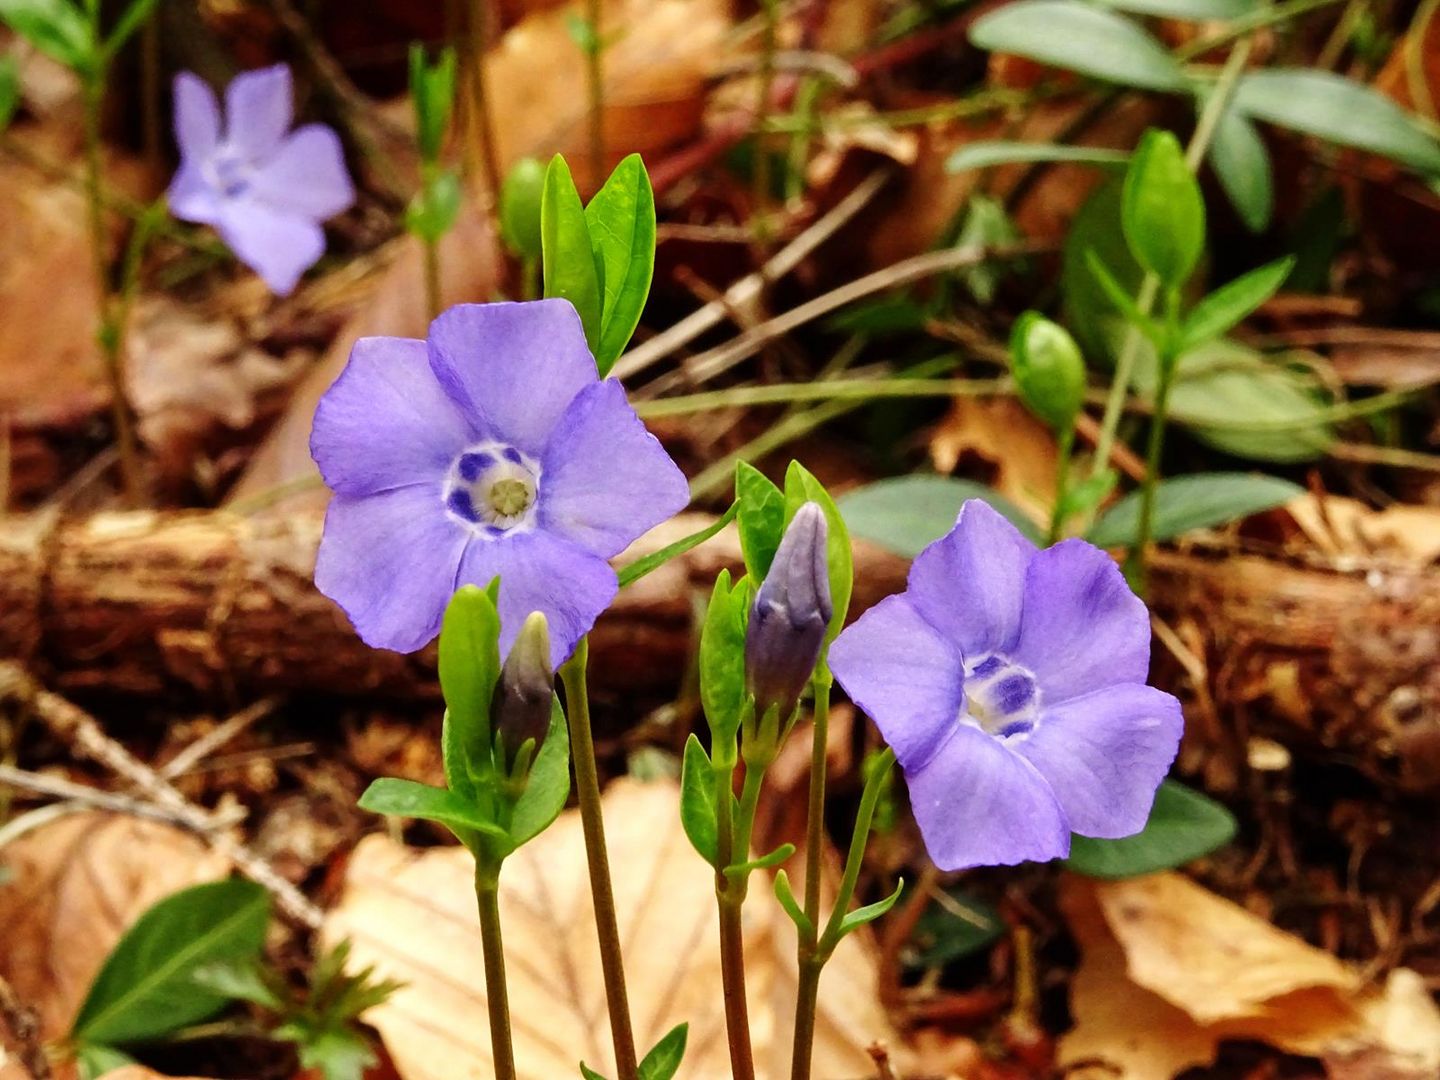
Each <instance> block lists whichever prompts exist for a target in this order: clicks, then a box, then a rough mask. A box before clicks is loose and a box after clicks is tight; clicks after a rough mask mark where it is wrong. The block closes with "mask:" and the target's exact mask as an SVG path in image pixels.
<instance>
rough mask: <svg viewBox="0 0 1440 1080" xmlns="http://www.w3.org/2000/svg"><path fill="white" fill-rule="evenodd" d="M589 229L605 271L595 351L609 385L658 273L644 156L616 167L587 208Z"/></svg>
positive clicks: (651, 195) (652, 196) (652, 206)
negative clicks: (597, 341) (616, 363)
mask: <svg viewBox="0 0 1440 1080" xmlns="http://www.w3.org/2000/svg"><path fill="white" fill-rule="evenodd" d="M585 223H586V225H587V226H588V227H589V230H590V243H591V245H592V246H593V248H594V252H595V258H596V261H597V262H598V263H599V264H600V265H601V266H602V268H603V269H602V272H601V280H602V281H603V283H604V296H603V299H602V302H601V305H600V340H599V344H598V345H597V346H596V347H595V350H594V352H595V363H596V365H597V366H598V368H599V370H600V377H601V378H602V379H603V378H604V377H605V376H606V375H608V374H609V373H610V369H611V367H613V366H614V364H615V361H616V360H617V359H619V357H620V354H621V353H622V352H624V351H625V346H626V345H628V344H629V343H630V337H631V335H632V334H634V333H635V327H636V326H638V325H639V323H640V313H641V312H642V311H644V310H645V301H646V300H647V299H648V298H649V296H650V279H651V278H652V277H653V276H654V273H655V194H654V192H653V191H651V190H650V174H649V173H647V172H646V171H645V163H644V161H642V160H641V158H640V155H639V154H631V155H630V156H629V157H627V158H626V159H625V160H624V161H622V162H620V164H619V165H617V166H615V171H614V172H612V173H611V174H610V178H609V179H608V180H606V181H605V186H604V187H602V188H601V189H600V190H599V191H597V192H596V193H595V197H594V198H593V199H591V200H590V205H589V206H587V207H586V208H585Z"/></svg>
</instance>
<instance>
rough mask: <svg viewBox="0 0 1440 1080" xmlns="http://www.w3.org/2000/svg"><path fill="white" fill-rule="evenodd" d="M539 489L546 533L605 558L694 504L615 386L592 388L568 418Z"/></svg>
mask: <svg viewBox="0 0 1440 1080" xmlns="http://www.w3.org/2000/svg"><path fill="white" fill-rule="evenodd" d="M540 484H541V487H540V505H539V512H540V523H541V525H542V526H543V527H544V528H546V529H548V530H550V531H552V532H554V533H556V534H558V535H560V536H563V537H565V538H566V539H567V540H572V541H574V542H575V543H577V544H579V545H580V546H581V547H583V548H585V549H586V550H587V551H592V552H594V553H595V554H596V555H600V556H602V557H604V558H609V557H610V556H611V555H617V554H619V553H620V552H621V551H624V550H625V548H626V547H627V546H629V544H630V542H631V541H632V540H634V539H635V538H636V537H638V536H640V535H642V534H643V533H644V532H645V531H646V530H648V529H650V528H652V527H653V526H655V525H658V524H660V522H662V521H666V520H668V519H669V518H671V517H673V516H674V515H675V514H678V513H679V512H680V511H681V510H683V509H685V506H686V504H688V503H689V502H690V488H689V485H688V484H686V482H685V474H684V473H682V472H681V471H680V469H679V468H678V467H677V466H676V464H675V462H673V461H671V460H670V455H669V454H667V453H666V452H665V448H664V447H663V446H661V445H660V440H659V439H657V438H655V436H654V435H651V434H650V432H648V431H647V430H645V425H644V424H643V423H642V422H641V420H640V418H639V417H638V416H636V415H635V410H634V409H632V408H631V407H630V403H629V401H627V400H626V398H625V390H624V388H623V387H621V385H620V384H619V383H618V382H616V381H615V380H614V379H606V380H605V381H604V382H598V383H591V384H590V385H589V386H587V387H586V388H585V389H584V390H581V391H580V393H579V394H577V395H576V396H575V400H574V401H572V402H571V403H570V407H569V408H568V409H566V410H565V414H564V415H563V416H562V417H561V418H560V423H559V424H558V425H557V426H556V427H555V430H554V432H553V433H552V434H551V436H550V442H549V445H548V446H546V448H545V455H544V457H543V458H542V459H541V465H540Z"/></svg>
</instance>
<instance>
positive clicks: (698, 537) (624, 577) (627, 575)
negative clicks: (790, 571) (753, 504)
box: [616, 503, 740, 589]
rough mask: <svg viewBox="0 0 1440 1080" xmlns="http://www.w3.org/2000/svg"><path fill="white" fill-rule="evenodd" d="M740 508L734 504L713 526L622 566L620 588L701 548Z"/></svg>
mask: <svg viewBox="0 0 1440 1080" xmlns="http://www.w3.org/2000/svg"><path fill="white" fill-rule="evenodd" d="M739 508H740V507H739V504H738V503H732V504H731V506H730V509H728V510H726V511H725V513H723V514H721V515H720V516H719V517H718V518H716V519H715V521H714V522H713V523H712V524H710V525H707V526H706V527H705V528H703V529H701V530H699V531H698V532H693V533H691V534H690V535H689V536H685V537H681V538H680V539H679V540H676V541H675V542H674V543H673V544H667V545H666V546H665V547H663V548H661V549H660V550H659V551H652V552H651V553H650V554H649V555H644V556H642V557H640V558H638V559H636V560H635V561H634V562H632V563H628V564H627V565H625V566H622V567H621V568H620V572H619V573H618V574H617V575H616V577H618V578H619V579H620V588H622V589H623V588H624V587H625V586H626V585H631V584H633V583H635V582H637V581H639V580H640V579H641V578H642V577H644V576H645V575H646V574H648V573H650V572H651V571H653V570H659V569H660V567H662V566H664V565H665V564H666V563H667V562H669V561H670V560H671V559H673V558H675V557H677V556H679V555H684V554H685V552H687V551H689V550H690V549H691V548H696V547H699V546H700V545H701V544H703V543H704V542H705V541H706V540H709V539H710V538H711V537H712V536H714V535H715V534H716V533H718V532H719V531H720V530H721V529H723V528H725V526H726V525H729V524H730V522H732V521H734V520H735V514H736V513H737V512H738V510H739Z"/></svg>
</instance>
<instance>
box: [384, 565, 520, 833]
mask: <svg viewBox="0 0 1440 1080" xmlns="http://www.w3.org/2000/svg"><path fill="white" fill-rule="evenodd" d="M499 677H500V613H499V611H497V610H496V607H495V598H494V597H493V596H492V595H491V593H490V592H489V590H486V589H481V588H478V587H477V586H475V585H462V586H461V587H460V588H459V589H458V590H457V591H456V593H455V595H454V597H452V598H451V600H450V603H449V606H447V607H446V608H445V618H444V621H443V622H442V623H441V626H440V690H441V692H442V693H443V694H444V695H445V728H444V731H443V732H442V734H441V751H442V757H443V758H444V765H445V783H446V784H448V785H449V787H450V790H451V791H453V792H455V793H456V794H457V795H459V796H461V797H462V798H468V797H469V796H472V795H473V794H474V793H475V782H476V780H477V779H478V778H479V777H482V776H485V775H487V774H488V773H489V772H490V771H491V769H492V768H493V763H492V748H491V743H490V705H491V702H492V700H493V699H494V697H495V682H496V680H497V679H498V678H499ZM382 812H383V811H382ZM409 816H411V817H415V816H418V815H413V814H412V815H409Z"/></svg>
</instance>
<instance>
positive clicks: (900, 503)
mask: <svg viewBox="0 0 1440 1080" xmlns="http://www.w3.org/2000/svg"><path fill="white" fill-rule="evenodd" d="M967 499H982V500H984V501H985V502H987V503H989V504H990V506H991V507H992V508H993V509H995V510H997V511H998V512H999V513H1000V515H1001V516H1002V517H1004V518H1005V519H1006V520H1007V521H1009V522H1010V524H1012V525H1014V526H1015V527H1016V528H1017V529H1019V530H1020V531H1021V532H1022V533H1024V534H1025V536H1026V537H1028V538H1029V539H1030V540H1031V541H1032V542H1034V543H1036V544H1039V543H1041V542H1042V541H1043V540H1044V535H1043V533H1042V532H1041V531H1040V529H1039V528H1038V527H1037V526H1036V525H1035V522H1033V521H1031V520H1030V519H1029V518H1028V517H1027V516H1026V515H1025V511H1023V510H1021V509H1020V508H1019V507H1018V506H1016V505H1015V504H1014V503H1012V502H1011V501H1010V500H1009V499H1007V498H1005V496H1004V495H1001V494H1000V493H999V492H998V491H996V490H995V489H994V488H990V487H986V486H985V485H984V484H977V483H975V482H974V481H971V480H957V479H955V478H954V477H950V476H931V475H926V474H924V473H916V474H915V475H913V476H897V477H894V478H892V479H889V480H877V481H876V482H875V483H873V484H866V485H865V486H864V487H860V488H856V489H855V490H853V491H847V492H846V493H845V494H844V495H842V496H840V503H839V505H840V509H841V511H842V512H843V513H844V514H845V523H846V524H847V525H848V526H849V527H850V531H851V532H852V533H854V534H855V535H856V536H858V537H860V538H861V539H863V540H869V541H870V542H871V543H872V544H879V545H880V546H881V547H883V548H885V549H886V550H888V551H893V552H895V554H897V555H903V556H904V557H905V558H907V559H913V558H914V557H915V556H916V555H919V554H920V552H921V551H923V550H924V549H925V548H926V547H928V546H929V545H931V544H933V543H934V542H935V541H936V540H939V539H940V538H941V537H942V536H944V535H945V534H946V533H948V532H949V531H950V530H951V529H953V528H954V527H955V519H956V518H957V517H959V516H960V507H961V506H963V505H964V504H965V501H966V500H967Z"/></svg>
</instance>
